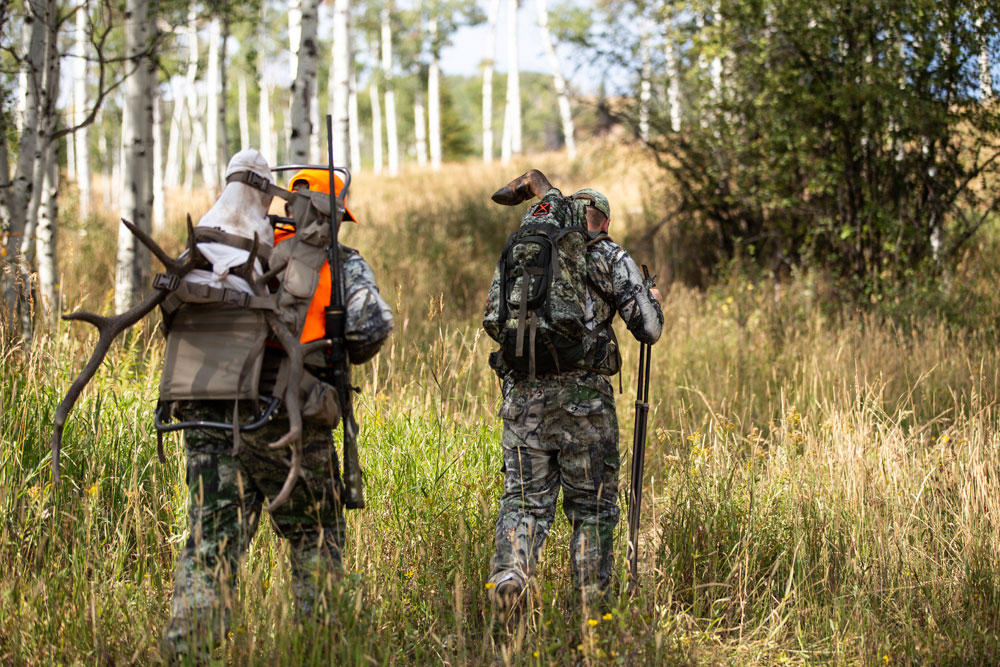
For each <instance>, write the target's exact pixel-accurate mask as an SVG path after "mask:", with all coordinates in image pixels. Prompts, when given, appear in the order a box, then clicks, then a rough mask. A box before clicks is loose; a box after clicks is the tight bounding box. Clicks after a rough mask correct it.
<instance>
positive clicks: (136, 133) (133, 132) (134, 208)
mask: <svg viewBox="0 0 1000 667" xmlns="http://www.w3.org/2000/svg"><path fill="white" fill-rule="evenodd" d="M147 10H148V4H147V3H146V2H145V0H127V2H126V6H125V17H126V18H125V51H126V53H127V54H128V56H129V60H130V64H131V65H132V66H134V67H135V68H136V69H135V72H134V73H133V74H132V75H131V76H130V77H129V78H128V79H127V80H126V82H125V87H126V105H125V118H126V121H125V126H126V141H125V144H126V147H127V151H126V153H125V163H124V165H123V166H122V172H123V173H124V174H125V175H126V178H127V179H128V184H127V187H126V188H125V189H124V191H123V192H122V196H121V203H122V211H121V217H123V218H125V219H126V220H129V221H131V222H132V223H133V224H135V225H136V226H137V227H139V228H140V229H142V230H143V231H145V232H147V233H149V232H151V231H152V229H151V227H152V226H151V220H150V218H151V217H152V208H153V201H152V199H153V196H152V195H153V187H152V176H153V174H152V171H153V170H152V160H151V158H152V155H151V154H152V148H153V146H152V143H153V142H152V125H153V80H154V77H155V69H154V67H155V66H154V61H153V58H151V57H149V56H148V55H140V54H141V53H142V52H143V51H144V50H146V49H148V48H150V45H151V44H152V35H151V26H152V21H151V20H150V18H149V16H148V11H147ZM149 264H150V260H149V258H148V253H147V252H146V251H145V250H144V249H143V248H142V247H141V245H140V244H139V243H138V242H137V241H136V239H135V237H134V236H133V235H132V234H131V233H129V232H128V230H126V229H125V228H124V226H119V228H118V265H117V271H116V274H115V312H118V313H122V312H124V311H125V310H127V309H129V308H131V307H132V306H133V305H135V304H136V302H137V301H138V300H139V297H140V295H141V292H142V285H143V282H144V278H145V277H146V276H147V274H148V272H149V271H148V269H149Z"/></svg>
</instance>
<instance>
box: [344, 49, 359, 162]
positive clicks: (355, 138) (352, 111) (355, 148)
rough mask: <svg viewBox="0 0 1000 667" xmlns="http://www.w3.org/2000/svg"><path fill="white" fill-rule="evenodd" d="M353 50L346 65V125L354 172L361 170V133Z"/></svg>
mask: <svg viewBox="0 0 1000 667" xmlns="http://www.w3.org/2000/svg"><path fill="white" fill-rule="evenodd" d="M353 55H354V53H353V50H352V52H351V56H352V57H351V60H350V62H349V63H348V67H349V70H350V74H349V85H350V91H349V92H348V98H347V124H348V133H349V135H350V144H351V168H352V169H354V170H360V169H361V131H360V129H359V127H358V125H359V119H358V81H357V75H356V73H355V70H354V58H353Z"/></svg>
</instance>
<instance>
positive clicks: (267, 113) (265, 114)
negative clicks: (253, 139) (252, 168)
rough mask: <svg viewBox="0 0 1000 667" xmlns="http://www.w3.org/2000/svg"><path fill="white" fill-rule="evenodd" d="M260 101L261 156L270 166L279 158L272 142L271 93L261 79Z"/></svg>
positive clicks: (258, 123)
mask: <svg viewBox="0 0 1000 667" xmlns="http://www.w3.org/2000/svg"><path fill="white" fill-rule="evenodd" d="M260 81H261V84H260V101H259V103H258V105H257V125H258V126H259V130H260V137H259V140H260V154H261V155H263V156H264V158H265V159H266V160H267V161H268V164H276V163H277V160H278V157H277V151H276V150H275V149H274V142H272V141H271V132H272V129H271V105H270V104H269V100H268V98H269V97H270V96H271V91H270V89H269V88H268V85H267V84H266V83H264V80H263V78H261V79H260Z"/></svg>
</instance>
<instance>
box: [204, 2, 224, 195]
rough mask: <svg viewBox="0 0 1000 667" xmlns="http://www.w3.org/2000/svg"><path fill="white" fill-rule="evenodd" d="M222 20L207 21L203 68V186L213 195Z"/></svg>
mask: <svg viewBox="0 0 1000 667" xmlns="http://www.w3.org/2000/svg"><path fill="white" fill-rule="evenodd" d="M221 45H222V20H221V19H220V18H219V17H218V16H213V17H212V19H211V20H210V21H209V23H208V63H207V67H206V70H205V107H206V111H205V170H204V173H205V188H206V189H207V190H208V191H209V193H210V194H211V195H212V196H213V197H214V196H216V195H217V194H218V193H219V181H220V178H219V176H220V173H219V162H220V160H219V77H220V69H221V68H220V67H219V51H220V49H221Z"/></svg>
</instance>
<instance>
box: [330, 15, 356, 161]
mask: <svg viewBox="0 0 1000 667" xmlns="http://www.w3.org/2000/svg"><path fill="white" fill-rule="evenodd" d="M350 12H351V2H350V0H334V3H333V47H332V50H331V53H330V57H331V58H332V62H331V64H330V82H329V85H328V88H329V93H330V94H329V98H330V115H332V116H333V160H334V164H336V165H338V166H346V167H348V168H351V167H353V166H354V156H353V152H352V150H351V108H350V106H351V38H350V34H351V33H350V16H351V14H350ZM356 112H357V110H355V113H356Z"/></svg>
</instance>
